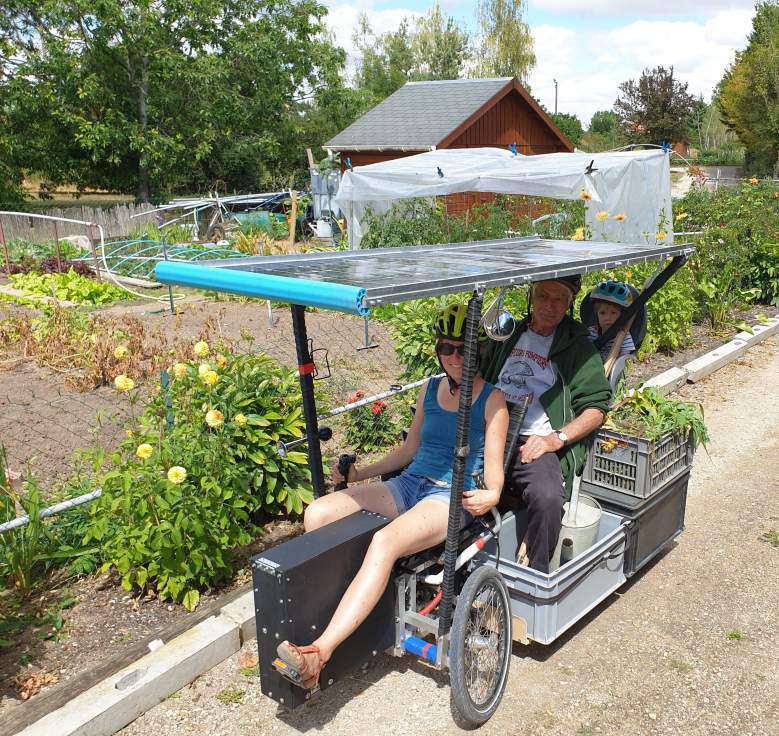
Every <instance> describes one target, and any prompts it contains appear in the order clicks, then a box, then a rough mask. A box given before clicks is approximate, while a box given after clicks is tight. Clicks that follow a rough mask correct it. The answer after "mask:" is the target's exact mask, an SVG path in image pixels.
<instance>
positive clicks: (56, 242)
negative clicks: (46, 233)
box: [54, 220, 62, 272]
mask: <svg viewBox="0 0 779 736" xmlns="http://www.w3.org/2000/svg"><path fill="white" fill-rule="evenodd" d="M54 252H55V253H56V255H57V271H60V272H61V271H62V251H61V250H60V231H59V228H58V227H57V221H56V220H54Z"/></svg>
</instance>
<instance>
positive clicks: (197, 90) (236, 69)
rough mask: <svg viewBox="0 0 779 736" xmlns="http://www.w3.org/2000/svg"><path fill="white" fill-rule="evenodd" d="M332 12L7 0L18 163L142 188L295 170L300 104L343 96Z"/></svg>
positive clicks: (281, 179)
mask: <svg viewBox="0 0 779 736" xmlns="http://www.w3.org/2000/svg"><path fill="white" fill-rule="evenodd" d="M325 13H326V9H325V8H324V6H323V5H320V4H319V3H318V2H317V1H316V0H198V2H196V3H192V2H184V0H167V1H166V2H165V3H157V2H151V1H150V0H137V1H134V2H125V1H124V0H122V1H120V0H101V2H98V3H95V2H87V1H86V0H33V2H26V3H16V2H12V3H11V4H10V5H8V4H7V5H6V8H5V12H4V13H3V14H2V15H0V53H2V57H1V58H0V61H2V66H1V69H2V76H1V77H0V101H2V108H1V112H0V114H2V116H3V117H4V118H5V120H6V121H7V126H8V127H7V129H6V131H7V134H8V135H10V136H12V137H13V136H16V137H17V138H19V137H23V138H24V140H25V141H26V145H25V146H23V147H22V146H17V148H16V152H15V156H16V163H17V164H18V166H20V167H21V168H23V169H25V170H27V171H35V172H40V173H41V174H42V175H43V177H44V179H45V181H46V182H48V183H49V184H50V185H56V184H60V183H63V182H71V183H74V184H76V185H77V186H78V187H80V188H85V187H100V188H106V189H111V190H119V191H125V192H135V193H136V195H137V197H138V199H140V200H147V199H149V198H159V197H161V196H164V195H165V194H166V193H168V192H169V191H171V190H175V189H181V188H184V189H189V190H198V189H202V188H205V187H208V186H209V185H211V184H212V183H213V181H214V180H215V179H217V178H218V179H223V180H224V179H227V180H229V181H230V182H231V184H232V186H237V187H239V188H240V187H246V188H257V187H266V186H276V185H279V184H284V183H288V178H289V176H290V174H289V172H290V170H292V169H294V168H295V166H296V165H297V164H298V163H299V158H300V156H301V154H302V150H301V146H300V142H299V139H298V135H299V134H300V131H301V130H302V129H303V128H304V127H305V126H304V116H303V113H304V112H306V111H307V110H308V109H316V108H317V106H321V105H325V107H326V106H327V105H328V103H329V104H330V106H331V110H334V109H337V102H338V101H342V100H340V97H343V95H340V93H341V90H342V86H343V85H342V83H341V81H340V76H339V72H340V71H341V70H342V68H343V64H344V53H343V51H342V50H340V49H336V48H335V47H334V46H333V44H332V43H331V42H330V40H329V39H328V38H327V37H326V35H325V31H324V25H323V18H324V16H325ZM325 88H326V89H328V90H330V92H328V93H327V94H325V93H323V92H322V90H323V89H325ZM339 95H340V97H339ZM0 146H2V138H0Z"/></svg>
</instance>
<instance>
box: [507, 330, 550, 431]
mask: <svg viewBox="0 0 779 736" xmlns="http://www.w3.org/2000/svg"><path fill="white" fill-rule="evenodd" d="M552 338H553V336H552V335H548V336H543V335H537V334H535V333H534V332H532V331H530V330H527V331H525V332H524V333H523V334H522V335H521V336H520V339H519V341H518V342H517V345H516V347H515V348H514V349H513V350H512V351H511V353H510V354H509V356H508V358H506V362H505V363H504V365H503V370H501V372H500V376H499V378H498V388H499V389H501V390H502V391H503V393H504V395H505V396H506V399H507V400H508V401H512V402H515V403H516V402H519V401H522V400H523V399H524V398H525V397H526V396H530V404H529V406H528V409H527V413H526V414H525V421H524V422H523V424H522V431H523V434H542V435H543V434H549V432H551V431H552V427H551V425H550V424H549V419H548V417H547V416H546V412H545V411H544V409H543V407H542V406H541V403H540V402H539V399H538V397H539V396H541V395H542V394H544V393H545V392H546V391H548V390H549V389H550V388H551V387H552V386H553V385H554V382H555V373H554V368H553V366H552V364H551V362H550V360H549V358H548V357H547V356H548V355H549V348H550V347H551V344H552Z"/></svg>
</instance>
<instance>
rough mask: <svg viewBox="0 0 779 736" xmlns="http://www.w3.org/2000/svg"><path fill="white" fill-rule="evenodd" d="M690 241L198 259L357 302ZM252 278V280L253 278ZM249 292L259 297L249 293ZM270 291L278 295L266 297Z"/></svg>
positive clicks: (484, 284)
mask: <svg viewBox="0 0 779 736" xmlns="http://www.w3.org/2000/svg"><path fill="white" fill-rule="evenodd" d="M692 251H693V247H692V246H691V245H690V244H687V243H685V244H673V245H667V244H654V243H653V244H651V245H650V244H639V243H635V244H633V243H627V244H626V243H610V242H597V241H572V240H548V239H543V238H540V237H537V236H532V237H526V238H506V239H502V240H487V241H477V242H470V243H452V244H446V245H424V246H413V247H401V248H381V249H374V250H350V251H336V252H327V253H311V254H305V255H300V254H294V255H286V256H256V257H248V258H233V259H222V260H214V261H202V262H201V264H202V265H203V266H205V267H211V268H215V269H230V270H238V271H244V272H249V273H252V274H266V275H268V276H274V277H283V278H285V279H300V280H305V281H309V282H310V281H314V282H319V283H320V284H322V285H325V284H333V285H334V286H335V285H343V286H351V287H354V288H356V289H360V290H361V291H364V293H362V300H363V305H364V306H365V307H372V306H377V305H380V304H388V303H395V302H401V301H407V300H410V299H418V298H421V297H428V296H436V295H439V294H447V293H453V292H463V291H473V290H474V289H479V288H491V287H496V286H506V285H511V284H516V285H519V284H523V283H527V282H530V281H540V280H543V279H546V278H554V277H556V276H564V275H571V274H576V273H586V272H588V271H596V270H601V269H604V268H614V267H617V266H623V265H628V264H631V263H644V262H647V261H651V260H659V259H664V258H666V257H669V256H676V255H683V254H689V253H691V252H692ZM258 283H259V281H258ZM257 296H265V295H264V294H259V293H258V294H257ZM274 298H278V297H277V296H274Z"/></svg>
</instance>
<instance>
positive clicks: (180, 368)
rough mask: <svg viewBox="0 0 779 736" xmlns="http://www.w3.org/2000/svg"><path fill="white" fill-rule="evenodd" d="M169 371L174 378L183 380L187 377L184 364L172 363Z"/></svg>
mask: <svg viewBox="0 0 779 736" xmlns="http://www.w3.org/2000/svg"><path fill="white" fill-rule="evenodd" d="M171 371H172V372H173V377H174V378H184V376H186V375H187V366H186V364H184V363H174V364H173V367H172V368H171Z"/></svg>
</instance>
